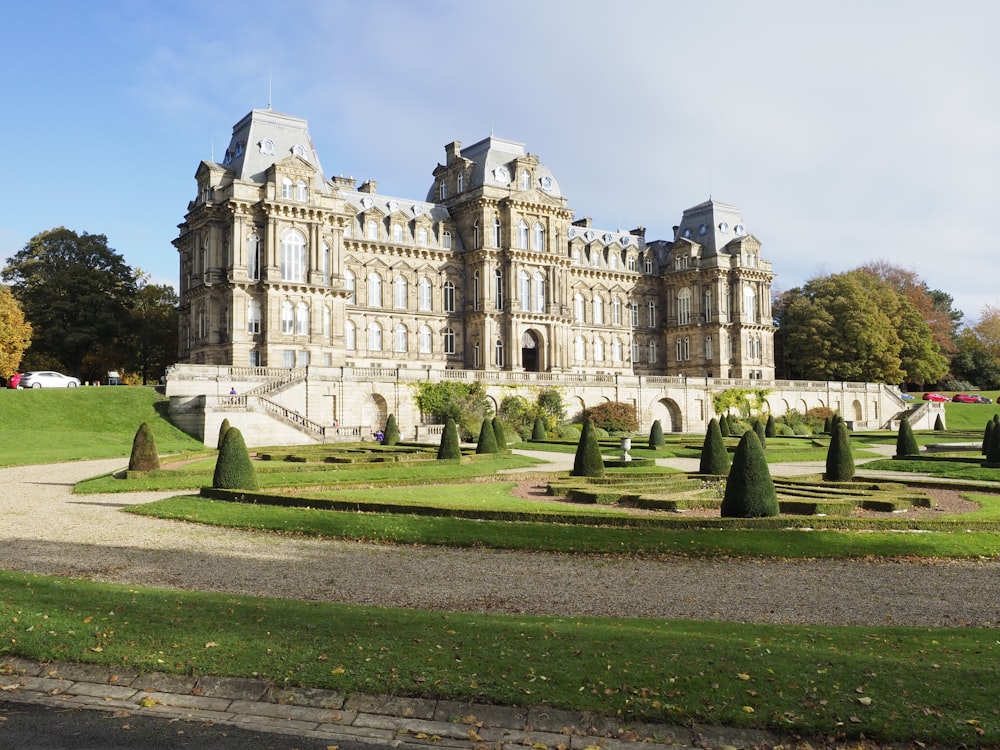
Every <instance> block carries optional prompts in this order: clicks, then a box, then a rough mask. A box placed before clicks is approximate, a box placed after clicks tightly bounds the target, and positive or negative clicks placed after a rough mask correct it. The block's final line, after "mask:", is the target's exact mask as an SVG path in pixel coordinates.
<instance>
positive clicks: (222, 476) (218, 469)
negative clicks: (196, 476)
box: [212, 427, 260, 490]
mask: <svg viewBox="0 0 1000 750" xmlns="http://www.w3.org/2000/svg"><path fill="white" fill-rule="evenodd" d="M212 486H213V487H215V488H216V489H221V490H256V489H259V488H260V485H259V484H258V483H257V471H256V469H254V467H253V462H251V461H250V453H249V452H248V451H247V444H246V443H245V442H244V440H243V433H241V432H240V431H239V430H237V429H236V428H235V427H230V428H229V429H228V430H226V434H225V436H224V437H223V438H222V447H221V448H219V457H218V458H217V459H216V461H215V474H214V475H213V476H212Z"/></svg>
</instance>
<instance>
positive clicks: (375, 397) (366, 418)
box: [361, 393, 389, 434]
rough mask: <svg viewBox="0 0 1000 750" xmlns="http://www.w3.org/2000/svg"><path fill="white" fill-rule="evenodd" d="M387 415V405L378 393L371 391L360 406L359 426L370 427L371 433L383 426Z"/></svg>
mask: <svg viewBox="0 0 1000 750" xmlns="http://www.w3.org/2000/svg"><path fill="white" fill-rule="evenodd" d="M388 417H389V407H388V405H387V404H386V402H385V399H384V398H382V396H380V395H379V394H378V393H373V394H372V395H371V396H369V397H368V400H367V401H365V403H364V406H362V407H361V427H362V428H365V429H370V430H371V431H372V434H374V433H375V432H376V431H377V430H381V429H382V428H383V427H385V420H386V419H388Z"/></svg>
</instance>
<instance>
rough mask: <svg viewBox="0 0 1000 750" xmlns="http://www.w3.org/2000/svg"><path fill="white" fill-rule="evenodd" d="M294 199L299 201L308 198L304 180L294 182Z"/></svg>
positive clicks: (307, 189)
mask: <svg viewBox="0 0 1000 750" xmlns="http://www.w3.org/2000/svg"><path fill="white" fill-rule="evenodd" d="M295 199H296V200H299V201H306V200H308V199H309V188H308V186H307V185H306V181H305V180H299V181H298V182H296V183H295Z"/></svg>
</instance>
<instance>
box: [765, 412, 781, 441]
mask: <svg viewBox="0 0 1000 750" xmlns="http://www.w3.org/2000/svg"><path fill="white" fill-rule="evenodd" d="M764 436H765V437H769V438H772V437H778V426H777V425H776V424H775V423H774V415H773V414H768V415H767V424H765V425H764Z"/></svg>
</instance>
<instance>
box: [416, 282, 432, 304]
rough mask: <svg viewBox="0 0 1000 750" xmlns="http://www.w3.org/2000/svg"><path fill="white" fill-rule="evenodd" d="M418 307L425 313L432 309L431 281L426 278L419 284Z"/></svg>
mask: <svg viewBox="0 0 1000 750" xmlns="http://www.w3.org/2000/svg"><path fill="white" fill-rule="evenodd" d="M417 307H419V308H420V309H421V310H424V311H428V310H430V309H431V281H430V279H428V278H427V277H426V276H421V277H420V281H419V282H417Z"/></svg>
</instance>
